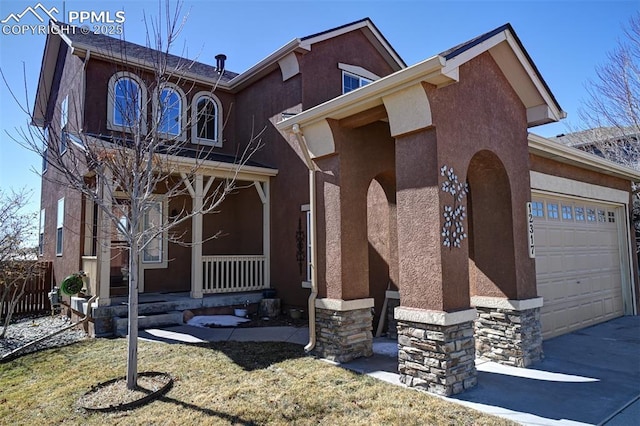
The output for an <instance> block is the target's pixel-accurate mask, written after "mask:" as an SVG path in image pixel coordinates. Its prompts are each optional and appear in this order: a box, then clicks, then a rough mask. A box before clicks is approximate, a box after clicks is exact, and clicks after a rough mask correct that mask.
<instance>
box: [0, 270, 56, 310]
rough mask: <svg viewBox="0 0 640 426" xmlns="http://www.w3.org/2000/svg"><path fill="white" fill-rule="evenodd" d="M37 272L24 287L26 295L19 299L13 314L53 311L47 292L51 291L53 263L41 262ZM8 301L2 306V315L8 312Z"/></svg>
mask: <svg viewBox="0 0 640 426" xmlns="http://www.w3.org/2000/svg"><path fill="white" fill-rule="evenodd" d="M39 266H40V268H39V271H38V273H37V274H35V275H34V276H33V277H32V278H31V279H30V280H29V281H28V282H27V283H26V286H25V289H24V295H23V296H22V297H21V298H20V300H19V301H18V304H17V305H16V308H15V310H14V311H13V314H14V315H16V316H19V315H29V314H41V313H45V312H51V304H50V303H49V297H48V295H47V293H49V291H51V279H52V272H53V270H52V263H51V262H41V263H40V265H39ZM7 309H8V303H7V302H5V303H4V304H3V305H2V306H1V307H0V313H1V314H2V315H1V316H2V317H3V318H4V316H5V315H6V313H7Z"/></svg>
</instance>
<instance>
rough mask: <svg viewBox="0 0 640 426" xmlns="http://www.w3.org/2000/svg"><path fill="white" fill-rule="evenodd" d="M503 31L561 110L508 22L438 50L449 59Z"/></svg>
mask: <svg viewBox="0 0 640 426" xmlns="http://www.w3.org/2000/svg"><path fill="white" fill-rule="evenodd" d="M503 31H509V33H511V35H512V36H513V39H514V40H515V41H516V43H517V44H518V47H520V50H521V51H522V52H523V53H524V55H525V57H526V58H527V61H528V62H529V64H531V67H532V68H533V70H534V72H535V73H536V75H537V76H538V78H539V79H540V81H541V82H542V84H543V85H544V88H545V89H546V90H547V92H548V93H549V95H550V96H551V99H552V100H553V102H554V103H555V104H556V107H557V108H558V109H559V110H562V108H561V107H560V104H559V103H558V100H557V99H556V97H555V96H554V95H553V92H551V89H550V88H549V85H547V82H546V81H545V80H544V78H543V77H542V74H541V73H540V71H539V70H538V67H537V66H536V64H535V63H534V62H533V60H532V59H531V56H529V53H528V52H527V50H526V49H525V48H524V45H523V44H522V42H521V41H520V39H519V38H518V35H517V34H516V32H515V30H514V29H513V27H512V26H511V24H509V23H506V24H504V25H502V26H500V27H498V28H496V29H494V30H491V31H489V32H487V33H484V34H482V35H479V36H478V37H474V38H472V39H471V40H468V41H465V42H464V43H461V44H458V45H457V46H454V47H452V48H450V49H447V50H445V51H444V52H440V56H442V57H443V58H445V59H447V60H449V59H451V58H454V57H456V56H458V55H460V54H461V53H464V52H466V51H467V50H469V49H471V48H473V47H474V46H477V45H479V44H481V43H483V42H485V41H486V40H488V39H490V38H491V37H493V36H495V35H497V34H500V33H501V32H503Z"/></svg>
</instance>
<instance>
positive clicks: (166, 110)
mask: <svg viewBox="0 0 640 426" xmlns="http://www.w3.org/2000/svg"><path fill="white" fill-rule="evenodd" d="M158 130H159V131H160V133H163V134H166V135H171V136H178V135H179V134H180V133H182V99H181V98H180V94H179V93H178V92H177V91H175V90H173V89H171V88H164V89H162V92H160V123H159V125H158Z"/></svg>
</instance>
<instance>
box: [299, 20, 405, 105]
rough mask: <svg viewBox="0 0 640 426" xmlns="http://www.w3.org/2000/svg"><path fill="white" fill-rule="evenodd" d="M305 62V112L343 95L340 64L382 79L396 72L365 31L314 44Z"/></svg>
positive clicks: (303, 59)
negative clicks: (356, 68)
mask: <svg viewBox="0 0 640 426" xmlns="http://www.w3.org/2000/svg"><path fill="white" fill-rule="evenodd" d="M301 62H302V68H303V69H304V72H303V74H302V78H303V82H302V87H303V96H302V105H303V107H304V109H305V110H306V109H309V108H311V107H314V106H316V105H318V104H321V103H322V102H325V101H328V100H329V99H333V98H335V97H337V96H340V95H341V94H342V70H340V69H339V68H338V63H339V62H342V63H344V64H349V65H356V66H360V67H362V68H364V69H366V70H368V71H370V72H372V73H374V74H376V75H378V76H380V77H384V76H386V75H388V74H391V73H392V72H393V71H394V70H393V69H392V68H391V66H390V65H389V64H388V63H387V62H386V61H385V60H384V58H383V57H382V56H381V55H380V53H379V52H378V51H377V50H376V48H375V47H374V46H373V45H372V44H371V43H370V42H369V40H368V39H367V37H366V36H365V35H364V33H363V32H362V30H358V31H352V32H349V33H347V34H343V35H341V36H338V37H335V38H332V39H329V40H326V41H322V42H319V43H316V44H314V45H313V47H312V49H311V52H309V53H307V54H305V55H304V56H302V60H301Z"/></svg>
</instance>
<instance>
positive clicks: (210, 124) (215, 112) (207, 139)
mask: <svg viewBox="0 0 640 426" xmlns="http://www.w3.org/2000/svg"><path fill="white" fill-rule="evenodd" d="M221 109H222V108H221V107H220V102H219V101H218V100H217V99H216V98H215V97H214V96H212V95H211V94H209V93H208V92H201V93H197V94H196V95H195V96H194V97H193V105H192V107H191V110H192V114H193V117H192V122H193V125H192V127H191V137H192V139H193V143H196V144H201V145H212V146H222V134H221V133H222V132H221V128H220V115H221Z"/></svg>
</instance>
